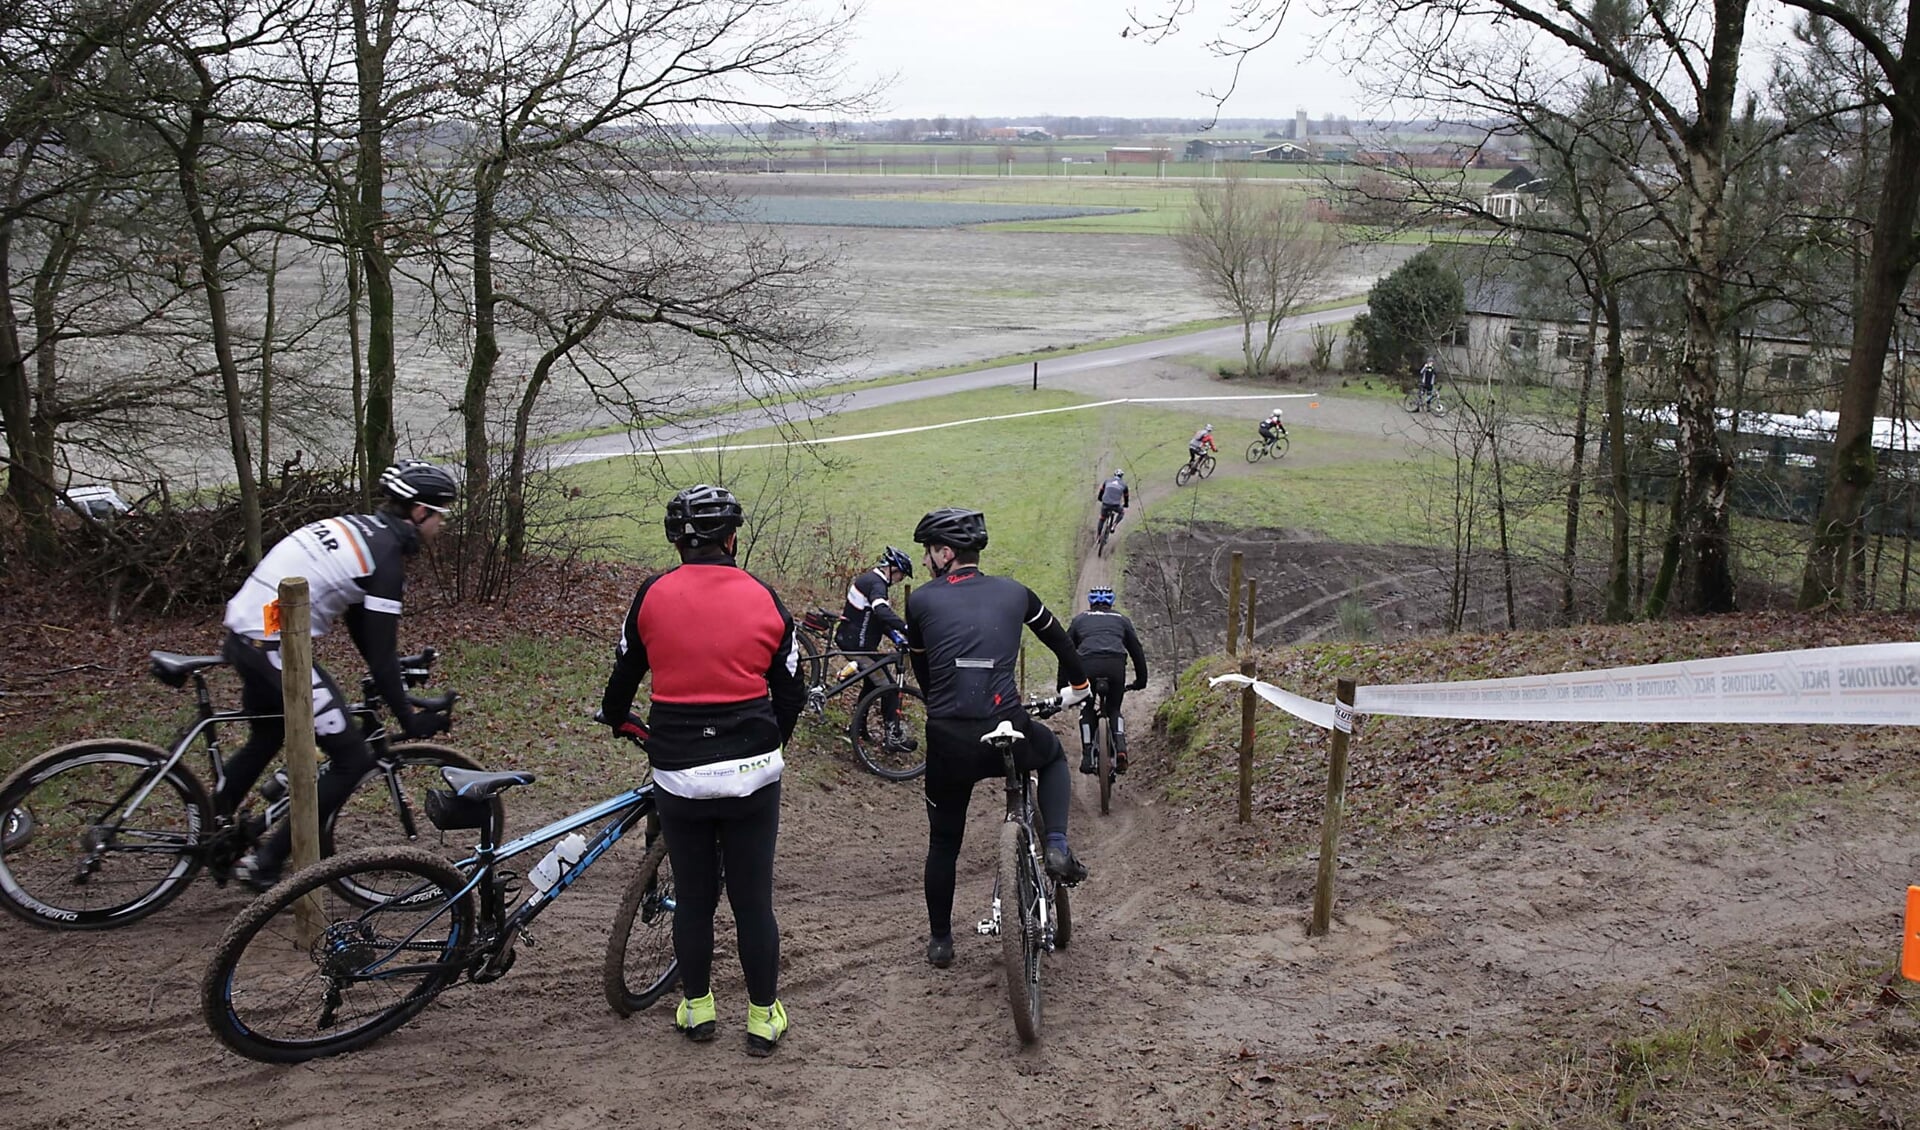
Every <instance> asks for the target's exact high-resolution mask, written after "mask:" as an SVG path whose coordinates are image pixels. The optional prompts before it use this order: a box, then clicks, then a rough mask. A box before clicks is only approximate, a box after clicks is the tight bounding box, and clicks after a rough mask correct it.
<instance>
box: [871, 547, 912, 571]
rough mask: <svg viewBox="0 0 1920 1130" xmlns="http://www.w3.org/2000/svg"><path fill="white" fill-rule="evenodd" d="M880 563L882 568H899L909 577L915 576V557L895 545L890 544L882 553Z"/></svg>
mask: <svg viewBox="0 0 1920 1130" xmlns="http://www.w3.org/2000/svg"><path fill="white" fill-rule="evenodd" d="M878 564H879V566H880V567H881V568H882V569H898V570H899V571H900V572H902V573H904V574H906V575H907V576H909V577H911V576H913V558H911V557H908V556H907V555H906V553H904V552H903V551H901V550H898V549H895V548H894V547H893V546H888V547H887V551H886V552H885V553H882V554H881V555H880V560H879V562H878Z"/></svg>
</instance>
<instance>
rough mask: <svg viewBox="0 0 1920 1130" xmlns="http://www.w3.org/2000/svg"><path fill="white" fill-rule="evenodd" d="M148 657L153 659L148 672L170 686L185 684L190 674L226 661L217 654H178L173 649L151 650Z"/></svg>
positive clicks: (148, 666)
mask: <svg viewBox="0 0 1920 1130" xmlns="http://www.w3.org/2000/svg"><path fill="white" fill-rule="evenodd" d="M147 657H148V658H149V659H151V660H152V661H153V662H151V663H149V664H148V665H147V672H148V674H151V675H152V676H153V677H154V678H156V679H158V680H160V681H161V682H163V683H165V684H167V685H168V686H170V687H182V686H185V685H186V683H187V676H188V675H191V674H193V673H194V672H195V671H204V670H206V669H207V668H209V667H218V666H220V665H222V664H224V663H225V662H226V660H224V659H222V658H220V657H219V656H217V655H178V654H175V653H174V652H171V651H154V652H149V653H148V654H147Z"/></svg>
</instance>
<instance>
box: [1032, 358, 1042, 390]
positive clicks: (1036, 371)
mask: <svg viewBox="0 0 1920 1130" xmlns="http://www.w3.org/2000/svg"><path fill="white" fill-rule="evenodd" d="M1033 391H1035V392H1039V391H1040V362H1038V361H1035V362H1034V363H1033Z"/></svg>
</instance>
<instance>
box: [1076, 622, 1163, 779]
mask: <svg viewBox="0 0 1920 1130" xmlns="http://www.w3.org/2000/svg"><path fill="white" fill-rule="evenodd" d="M1067 638H1068V639H1070V640H1072V641H1073V647H1074V650H1075V651H1077V652H1079V653H1080V666H1081V667H1082V668H1084V669H1085V671H1086V673H1087V678H1088V679H1089V680H1092V679H1105V680H1106V681H1107V696H1106V701H1105V702H1104V703H1102V702H1099V701H1097V696H1096V698H1095V699H1088V700H1087V701H1086V702H1085V703H1084V704H1082V705H1081V707H1080V772H1082V773H1098V772H1099V771H1100V768H1099V766H1097V765H1095V764H1094V763H1093V724H1094V709H1095V707H1102V708H1103V709H1102V713H1103V714H1104V715H1105V716H1106V717H1108V718H1111V719H1113V768H1114V772H1115V773H1125V772H1126V771H1127V723H1126V720H1125V719H1124V718H1122V717H1121V716H1120V703H1121V701H1122V700H1123V699H1124V698H1125V697H1126V692H1128V691H1138V690H1145V689H1146V686H1147V653H1146V652H1145V651H1144V650H1143V649H1142V648H1141V647H1140V636H1139V634H1138V633H1136V632H1135V631H1134V630H1133V621H1132V620H1129V619H1127V618H1126V617H1125V616H1122V615H1121V614H1120V613H1118V612H1115V611H1114V610H1113V590H1112V589H1109V588H1097V589H1089V590H1088V591H1087V610H1086V611H1085V612H1082V613H1080V614H1079V615H1078V616H1075V617H1074V618H1073V623H1071V624H1069V625H1067ZM1129 659H1131V660H1132V661H1133V682H1132V683H1128V682H1127V661H1128V660H1129ZM1063 681H1064V680H1063Z"/></svg>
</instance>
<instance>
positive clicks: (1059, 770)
mask: <svg viewBox="0 0 1920 1130" xmlns="http://www.w3.org/2000/svg"><path fill="white" fill-rule="evenodd" d="M913 540H914V541H916V542H919V543H920V544H921V545H924V546H926V556H925V560H926V563H927V569H928V571H929V572H930V573H931V574H932V576H931V577H930V578H929V579H928V581H927V583H926V584H924V585H922V586H921V587H920V588H919V589H918V590H916V591H915V592H914V594H913V599H912V600H910V601H908V602H907V643H908V646H909V647H910V648H911V649H912V650H911V656H912V661H913V670H914V675H915V677H916V678H918V679H919V681H920V686H921V687H922V688H923V689H924V690H925V691H926V695H927V783H926V789H927V792H926V801H927V862H926V874H925V881H926V893H927V927H928V933H929V935H930V936H929V938H928V940H927V961H928V962H930V963H931V964H932V965H934V966H935V967H937V968H941V969H944V968H946V967H947V966H948V965H951V964H952V963H953V885H954V866H955V864H956V862H957V861H958V860H959V858H960V844H961V841H962V839H963V837H964V836H965V833H966V827H967V804H968V802H969V801H970V800H971V799H972V796H973V786H974V785H975V784H976V783H977V782H979V781H984V780H987V779H988V778H991V777H999V776H1000V775H1001V774H1002V773H1003V772H1004V769H1003V766H1002V763H1001V759H1000V754H999V753H997V752H995V751H994V750H992V749H990V748H988V747H987V746H984V745H982V744H980V738H981V737H982V736H983V735H985V734H986V733H987V732H988V731H989V730H992V729H994V728H995V727H996V726H998V725H999V724H1000V722H1001V721H1002V720H1006V721H1009V722H1011V723H1012V724H1013V725H1014V726H1016V727H1018V728H1019V730H1020V732H1021V733H1022V734H1023V735H1024V736H1025V740H1024V741H1022V742H1019V743H1016V746H1015V749H1016V751H1017V752H1016V754H1015V761H1016V764H1017V765H1018V766H1019V767H1020V768H1021V769H1022V770H1031V769H1037V770H1039V773H1040V789H1039V797H1040V814H1041V819H1042V821H1043V822H1044V823H1045V825H1046V856H1047V871H1048V873H1050V874H1052V875H1053V876H1055V877H1056V878H1058V879H1060V880H1061V881H1062V882H1065V883H1077V882H1079V881H1080V880H1081V879H1084V878H1086V875H1087V869H1086V868H1085V867H1084V866H1082V865H1081V863H1080V861H1079V860H1077V859H1075V858H1074V855H1073V852H1072V850H1071V849H1069V848H1068V846H1067V805H1068V802H1069V800H1070V799H1071V797H1072V786H1071V784H1070V780H1069V776H1068V773H1067V764H1066V758H1065V756H1064V755H1063V754H1062V753H1061V750H1060V739H1059V738H1057V737H1055V736H1054V734H1053V731H1052V730H1049V729H1048V728H1046V727H1045V726H1042V725H1040V724H1039V723H1038V722H1036V721H1034V720H1033V718H1032V717H1031V716H1029V715H1028V714H1027V711H1026V708H1025V706H1024V705H1023V704H1022V702H1021V700H1020V689H1019V687H1017V686H1016V685H1015V684H1014V667H1015V664H1016V662H1017V661H1018V657H1019V652H1020V630H1021V627H1022V626H1023V625H1024V626H1025V627H1027V628H1029V629H1031V630H1032V632H1033V634H1034V635H1035V636H1038V637H1039V639H1040V642H1041V643H1043V644H1045V645H1047V647H1048V649H1049V650H1051V651H1052V652H1053V653H1054V655H1055V656H1057V657H1058V658H1059V660H1060V672H1061V674H1060V682H1061V683H1062V686H1061V688H1060V699H1061V703H1062V705H1065V706H1073V705H1076V704H1078V703H1080V702H1083V701H1085V700H1086V698H1087V695H1088V694H1089V693H1090V692H1089V690H1088V687H1087V679H1086V675H1085V673H1084V672H1083V671H1082V670H1081V666H1080V656H1079V653H1078V652H1076V651H1074V649H1073V642H1072V641H1071V640H1069V639H1068V638H1067V632H1066V629H1065V628H1063V627H1062V626H1061V625H1060V622H1059V621H1058V620H1056V619H1054V617H1053V613H1051V612H1049V611H1047V606H1046V605H1045V604H1042V603H1041V601H1040V598H1039V597H1038V596H1035V595H1034V593H1033V590H1031V589H1029V588H1027V586H1025V585H1023V584H1021V583H1020V582H1018V581H1016V580H1014V579H1013V578H1011V577H994V576H989V575H987V574H985V573H982V572H981V571H980V551H981V550H983V549H985V548H986V547H987V519H986V516H985V515H983V514H981V513H980V512H979V511H977V510H960V509H955V508H947V509H943V510H935V511H933V512H931V513H929V514H928V515H927V516H926V517H924V518H922V519H920V524H919V525H918V526H916V527H915V528H914V531H913Z"/></svg>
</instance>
